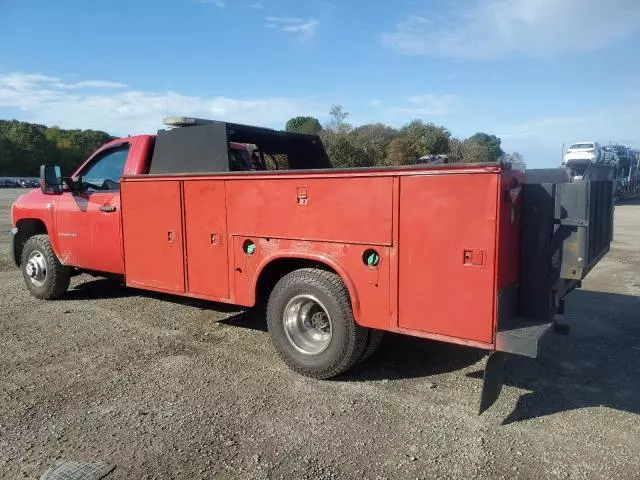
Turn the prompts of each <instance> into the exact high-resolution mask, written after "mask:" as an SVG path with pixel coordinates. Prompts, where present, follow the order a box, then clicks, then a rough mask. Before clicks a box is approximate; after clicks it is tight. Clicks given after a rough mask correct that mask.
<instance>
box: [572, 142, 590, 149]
mask: <svg viewBox="0 0 640 480" xmlns="http://www.w3.org/2000/svg"><path fill="white" fill-rule="evenodd" d="M590 148H593V143H574V144H573V145H571V146H570V147H569V150H587V149H590Z"/></svg>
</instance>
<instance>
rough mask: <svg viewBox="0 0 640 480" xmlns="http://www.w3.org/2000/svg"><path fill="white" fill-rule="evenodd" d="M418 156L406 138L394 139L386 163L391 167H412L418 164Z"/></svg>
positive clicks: (388, 150)
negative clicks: (411, 165)
mask: <svg viewBox="0 0 640 480" xmlns="http://www.w3.org/2000/svg"><path fill="white" fill-rule="evenodd" d="M417 159H418V155H417V154H416V152H415V150H414V148H413V147H412V145H411V141H410V140H409V139H408V138H406V137H398V138H394V139H393V140H392V141H391V143H390V144H389V148H388V149H387V158H386V161H387V163H388V164H389V165H410V164H413V163H416V160H417Z"/></svg>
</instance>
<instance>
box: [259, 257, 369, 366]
mask: <svg viewBox="0 0 640 480" xmlns="http://www.w3.org/2000/svg"><path fill="white" fill-rule="evenodd" d="M267 325H268V328H269V333H270V335H271V339H272V341H273V343H274V345H275V347H276V350H277V351H278V354H279V355H280V357H281V358H282V360H283V361H284V362H285V363H286V364H287V365H288V366H289V367H290V368H292V369H293V370H295V371H296V372H298V373H301V374H302V375H305V376H308V377H313V378H319V379H325V378H330V377H334V376H336V375H338V374H340V373H342V372H344V371H345V370H347V369H348V368H349V367H351V366H352V365H353V364H354V363H355V362H356V361H357V360H358V358H359V357H360V356H361V355H362V352H363V351H364V348H365V346H366V341H367V329H366V328H363V327H360V326H359V325H358V324H356V323H355V321H354V319H353V312H352V311H351V301H350V298H349V293H348V292H347V289H346V287H345V285H344V283H343V282H342V280H341V279H340V277H339V276H338V275H336V274H335V273H333V272H328V271H325V270H320V269H314V268H304V269H301V270H296V271H294V272H291V273H289V274H287V275H285V276H284V277H282V278H281V279H280V281H279V282H278V283H277V284H276V286H275V287H274V289H273V291H272V292H271V295H270V296H269V302H268V305H267Z"/></svg>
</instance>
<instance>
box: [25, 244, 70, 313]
mask: <svg viewBox="0 0 640 480" xmlns="http://www.w3.org/2000/svg"><path fill="white" fill-rule="evenodd" d="M21 269H22V276H23V277H24V282H25V283H26V285H27V288H28V289H29V291H30V292H31V295H33V296H34V297H36V298H39V299H41V300H51V299H54V298H58V297H60V296H61V295H62V294H64V293H65V292H66V291H67V289H68V288H69V280H70V277H71V269H70V268H69V267H66V266H64V265H62V264H61V263H60V261H59V260H58V257H56V254H55V253H54V251H53V248H52V247H51V242H50V241H49V237H48V236H47V235H34V236H32V237H30V238H29V239H28V240H27V241H26V242H25V244H24V248H23V249H22V258H21Z"/></svg>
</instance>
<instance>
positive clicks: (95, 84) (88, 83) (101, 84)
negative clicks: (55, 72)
mask: <svg viewBox="0 0 640 480" xmlns="http://www.w3.org/2000/svg"><path fill="white" fill-rule="evenodd" d="M56 86H59V87H61V88H68V89H79V88H124V87H126V85H125V84H124V83H120V82H107V81H104V80H84V81H82V82H76V83H57V84H56Z"/></svg>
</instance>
